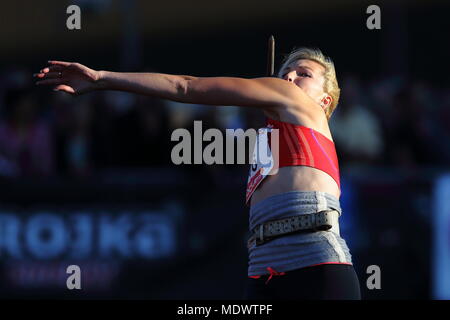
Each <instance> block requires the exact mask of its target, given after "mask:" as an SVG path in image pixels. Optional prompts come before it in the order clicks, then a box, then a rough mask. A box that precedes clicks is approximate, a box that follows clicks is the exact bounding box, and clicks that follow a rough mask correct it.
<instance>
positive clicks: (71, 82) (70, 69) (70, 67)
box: [33, 61, 100, 95]
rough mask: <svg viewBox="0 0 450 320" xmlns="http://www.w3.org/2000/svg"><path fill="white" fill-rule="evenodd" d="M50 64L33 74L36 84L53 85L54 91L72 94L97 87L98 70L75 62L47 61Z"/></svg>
mask: <svg viewBox="0 0 450 320" xmlns="http://www.w3.org/2000/svg"><path fill="white" fill-rule="evenodd" d="M48 63H49V64H50V66H48V67H46V68H44V69H42V70H41V71H40V72H39V73H36V74H34V75H33V76H34V77H35V78H38V79H39V81H37V82H36V84H37V85H53V86H54V88H53V90H54V91H64V92H67V93H70V94H73V95H79V94H83V93H86V92H89V91H92V90H95V89H97V88H98V81H99V79H100V72H99V71H96V70H93V69H90V68H88V67H86V66H84V65H82V64H79V63H76V62H65V61H49V62H48Z"/></svg>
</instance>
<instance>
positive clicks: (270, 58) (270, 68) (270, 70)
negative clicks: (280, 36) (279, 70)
mask: <svg viewBox="0 0 450 320" xmlns="http://www.w3.org/2000/svg"><path fill="white" fill-rule="evenodd" d="M274 60H275V38H274V37H273V35H271V36H270V38H269V48H268V51H267V76H268V77H273V74H274V72H275V71H274V69H275V67H274V64H275V63H274Z"/></svg>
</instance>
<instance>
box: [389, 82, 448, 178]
mask: <svg viewBox="0 0 450 320" xmlns="http://www.w3.org/2000/svg"><path fill="white" fill-rule="evenodd" d="M423 90H424V88H423V87H421V86H419V85H417V84H416V85H414V86H411V85H405V86H403V87H402V88H400V90H399V91H398V92H397V93H396V94H395V96H394V99H393V107H392V110H390V112H389V114H388V115H386V116H387V117H388V118H389V122H388V123H389V125H388V127H387V128H386V129H387V132H386V134H387V139H386V141H387V159H388V160H389V161H390V163H392V164H394V165H396V166H399V167H401V168H405V169H414V168H416V167H417V166H419V165H427V164H428V165H430V164H438V163H439V157H438V154H439V153H440V149H441V144H440V140H439V138H438V136H436V134H437V131H436V130H433V126H435V125H436V124H438V122H435V121H433V120H432V112H433V110H432V109H431V108H428V107H427V106H426V105H425V104H424V101H423V100H421V99H420V97H421V96H422V94H423V92H422V91H423ZM430 103H431V101H430Z"/></svg>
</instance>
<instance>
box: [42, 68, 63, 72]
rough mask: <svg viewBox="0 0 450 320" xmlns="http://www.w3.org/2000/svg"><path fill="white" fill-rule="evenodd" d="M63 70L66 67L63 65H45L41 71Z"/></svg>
mask: <svg viewBox="0 0 450 320" xmlns="http://www.w3.org/2000/svg"><path fill="white" fill-rule="evenodd" d="M62 70H64V68H63V67H61V66H50V67H45V68H44V69H42V70H41V71H40V72H41V73H48V72H55V71H62Z"/></svg>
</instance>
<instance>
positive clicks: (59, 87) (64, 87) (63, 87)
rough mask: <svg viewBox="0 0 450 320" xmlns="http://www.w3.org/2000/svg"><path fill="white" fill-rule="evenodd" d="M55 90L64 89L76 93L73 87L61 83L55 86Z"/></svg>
mask: <svg viewBox="0 0 450 320" xmlns="http://www.w3.org/2000/svg"><path fill="white" fill-rule="evenodd" d="M53 91H64V92H68V93H75V90H73V88H72V87H69V86H66V85H65V84H60V85H58V86H56V87H54V88H53Z"/></svg>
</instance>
